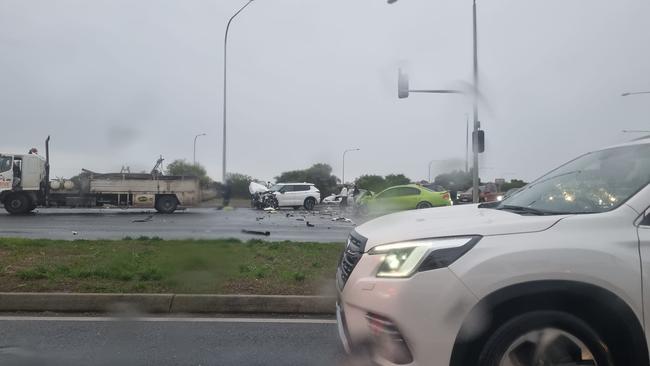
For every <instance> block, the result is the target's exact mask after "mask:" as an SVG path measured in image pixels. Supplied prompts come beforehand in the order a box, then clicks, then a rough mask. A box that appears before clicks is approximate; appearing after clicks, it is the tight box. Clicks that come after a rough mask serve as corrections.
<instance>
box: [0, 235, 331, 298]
mask: <svg viewBox="0 0 650 366" xmlns="http://www.w3.org/2000/svg"><path fill="white" fill-rule="evenodd" d="M342 250H343V244H340V243H332V244H322V243H299V242H264V241H259V240H251V241H248V242H242V241H239V240H237V239H226V240H173V241H172V240H170V241H163V240H160V239H157V238H145V237H143V238H138V239H130V238H125V239H124V240H117V241H107V240H93V241H87V240H77V241H72V242H70V241H55V240H30V239H12V238H3V239H0V292H99V293H188V294H257V295H323V294H325V295H327V294H331V293H332V291H333V286H334V273H335V271H336V265H337V261H338V259H339V258H340V255H341V251H342Z"/></svg>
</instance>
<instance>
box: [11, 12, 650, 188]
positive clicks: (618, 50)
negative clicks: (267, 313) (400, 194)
mask: <svg viewBox="0 0 650 366" xmlns="http://www.w3.org/2000/svg"><path fill="white" fill-rule="evenodd" d="M243 4H244V0H212V1H207V0H175V1H170V0H136V1H134V0H91V1H89V0H57V1H51V0H0V55H1V57H0V80H2V82H1V84H0V85H1V86H2V87H1V88H0V120H1V121H2V122H1V123H2V126H3V129H2V133H1V135H0V136H2V141H1V143H0V145H1V146H2V147H1V148H0V150H1V151H17V152H27V150H28V149H29V148H30V147H32V146H36V147H39V148H40V149H42V148H43V140H44V139H45V137H46V135H48V134H51V135H52V158H53V162H52V164H53V172H54V174H55V175H58V176H71V175H74V174H76V173H78V172H79V171H80V169H81V168H82V167H83V168H87V169H91V170H95V171H102V172H105V171H114V170H119V169H120V167H121V166H122V165H129V166H131V168H132V170H142V169H147V170H149V169H151V167H152V166H153V164H154V163H155V160H156V158H157V157H158V155H159V154H162V155H163V156H164V157H165V158H166V159H167V161H168V162H169V161H171V160H173V159H177V158H186V159H188V160H191V159H192V142H193V138H194V135H195V134H198V133H201V132H206V133H207V134H208V136H207V137H204V138H201V139H200V140H199V144H198V155H199V161H200V162H201V163H202V164H204V165H205V166H206V167H207V168H208V171H209V173H210V175H212V176H213V177H214V178H217V179H219V178H220V172H221V133H220V131H221V126H222V120H221V111H222V105H221V98H222V92H221V87H222V86H221V85H222V84H221V83H222V77H221V70H222V47H223V32H224V27H225V24H226V21H227V19H228V18H229V17H230V15H232V13H233V12H234V11H235V10H237V9H238V8H239V7H241V6H242V5H243ZM649 16H650V1H648V0H616V1H614V0H589V1H587V0H526V1H522V0H489V1H488V0H480V1H479V38H480V39H479V42H480V45H479V47H480V50H479V52H480V69H481V82H482V88H481V90H482V93H483V94H484V95H485V96H486V100H487V102H486V104H487V105H482V106H481V120H482V122H483V127H484V128H485V130H486V134H487V140H488V144H487V151H486V153H485V154H484V155H483V156H482V157H481V161H482V164H483V165H484V166H485V167H486V170H485V171H484V174H482V176H483V178H484V179H491V178H495V177H501V176H503V177H505V178H512V177H523V178H525V179H532V178H535V177H536V176H538V175H540V174H541V173H544V172H545V171H547V170H548V169H550V168H553V167H554V166H556V165H558V164H560V163H562V162H564V161H566V160H568V159H570V158H572V157H574V156H575V155H577V154H580V153H582V152H585V151H587V150H590V149H594V148H599V147H602V146H605V145H608V144H613V143H617V142H620V141H623V140H625V139H629V138H632V137H633V136H630V135H624V134H622V133H620V130H621V129H623V128H630V129H648V128H650V124H649V123H648V122H649V120H650V96H636V97H626V98H623V97H620V94H621V92H624V91H628V90H650V50H649V48H650V22H648V17H649ZM231 31H232V33H231V38H230V71H229V85H230V88H229V90H230V93H229V98H230V103H229V111H230V116H229V126H230V129H229V144H230V145H229V166H228V170H229V171H231V172H241V173H245V174H249V175H252V176H253V177H256V178H261V179H271V178H272V177H274V176H276V175H278V174H279V173H281V172H282V171H286V170H292V169H300V168H305V167H308V166H310V165H311V164H313V163H316V162H325V163H329V164H331V165H332V166H333V167H334V169H335V173H336V174H337V175H338V176H340V174H341V155H342V152H343V150H344V149H346V148H351V147H358V148H361V149H362V150H361V151H359V152H355V153H350V154H349V155H348V159H347V162H346V168H347V169H346V177H348V178H351V177H356V176H358V175H360V174H364V173H375V174H388V173H404V174H406V175H407V176H409V177H410V178H412V179H418V180H419V179H423V178H426V175H427V164H428V162H429V161H430V160H432V159H437V160H443V159H464V149H465V116H466V114H467V113H469V112H471V105H470V104H469V103H468V102H467V101H466V100H464V99H463V98H461V97H458V96H443V95H413V96H412V97H411V98H409V99H405V100H398V99H397V96H396V82H397V80H396V79H397V69H398V67H403V68H405V69H407V70H408V71H409V73H410V75H411V84H412V87H415V88H447V87H453V86H454V85H456V84H458V82H459V81H461V80H462V81H471V1H470V0H463V1H461V0H400V1H399V2H398V3H397V4H394V5H387V4H386V2H385V1H384V0H353V1H350V0H327V1H324V0H320V1H319V0H256V1H255V2H254V3H253V4H252V5H251V6H250V7H249V8H248V9H247V10H246V11H245V13H243V14H242V15H241V17H240V18H238V19H237V20H236V21H235V23H234V24H233V27H232V30H231ZM442 165H445V164H442ZM447 165H448V164H447ZM433 167H434V173H437V172H440V170H444V169H446V168H448V167H446V166H441V165H440V164H434V166H433Z"/></svg>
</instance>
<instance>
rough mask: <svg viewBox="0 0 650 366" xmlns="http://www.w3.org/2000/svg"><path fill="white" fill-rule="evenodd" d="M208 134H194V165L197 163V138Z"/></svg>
mask: <svg viewBox="0 0 650 366" xmlns="http://www.w3.org/2000/svg"><path fill="white" fill-rule="evenodd" d="M206 135H207V134H205V133H200V134H198V135H196V136H194V155H192V161H193V162H194V165H196V139H198V138H199V137H201V136H206Z"/></svg>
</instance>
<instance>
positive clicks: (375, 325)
mask: <svg viewBox="0 0 650 366" xmlns="http://www.w3.org/2000/svg"><path fill="white" fill-rule="evenodd" d="M366 320H367V321H368V327H369V328H370V333H371V334H372V337H373V340H374V344H375V346H376V347H377V348H376V350H377V354H378V355H379V356H380V357H381V358H383V359H386V360H388V361H390V362H392V363H394V364H397V365H405V364H409V363H411V362H413V355H412V354H411V350H409V347H408V345H407V344H406V340H404V337H403V336H402V334H401V333H400V331H399V329H397V326H396V325H395V324H394V323H393V322H392V321H391V320H389V319H388V318H386V317H383V316H381V315H377V314H373V313H367V314H366Z"/></svg>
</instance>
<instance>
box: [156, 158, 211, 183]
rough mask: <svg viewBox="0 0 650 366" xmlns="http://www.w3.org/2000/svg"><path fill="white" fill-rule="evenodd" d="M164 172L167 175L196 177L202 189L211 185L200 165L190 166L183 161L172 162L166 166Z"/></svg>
mask: <svg viewBox="0 0 650 366" xmlns="http://www.w3.org/2000/svg"><path fill="white" fill-rule="evenodd" d="M166 172H167V175H178V176H195V177H198V178H199V182H200V183H201V186H202V187H206V186H208V185H210V183H212V179H211V178H210V177H208V174H207V172H206V170H205V168H204V167H203V166H202V165H201V164H190V163H188V162H187V161H186V160H184V159H178V160H174V161H173V162H171V163H170V164H168V165H167V169H166Z"/></svg>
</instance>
